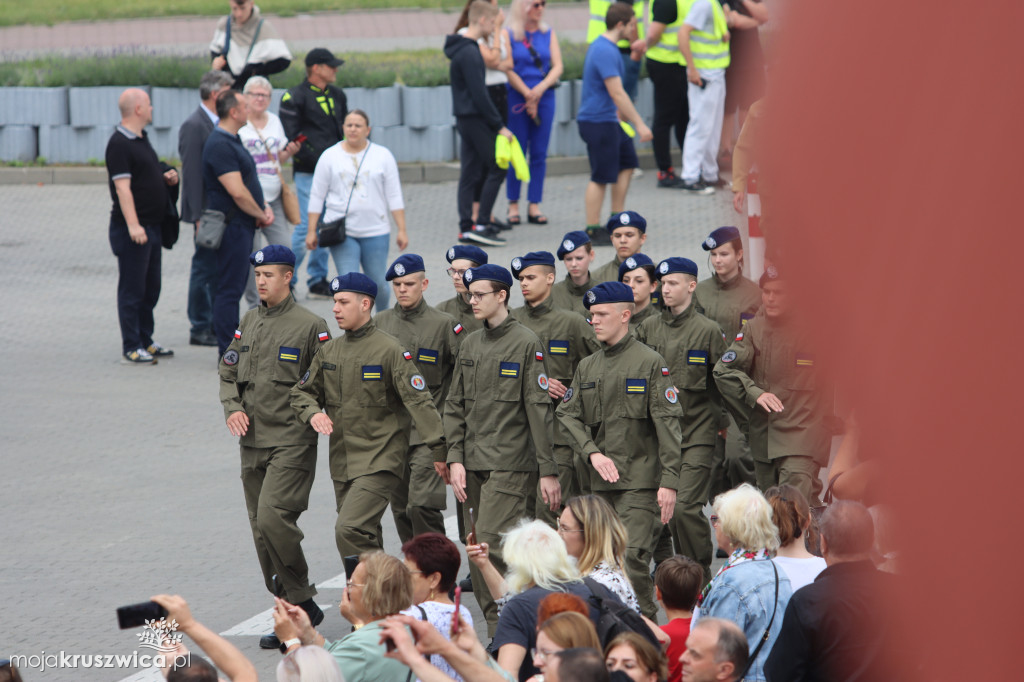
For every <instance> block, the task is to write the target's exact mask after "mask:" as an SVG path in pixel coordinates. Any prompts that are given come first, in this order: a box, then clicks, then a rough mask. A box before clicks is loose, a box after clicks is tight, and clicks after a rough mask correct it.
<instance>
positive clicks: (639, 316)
mask: <svg viewBox="0 0 1024 682" xmlns="http://www.w3.org/2000/svg"><path fill="white" fill-rule="evenodd" d="M617 281H619V282H622V283H623V284H625V285H626V286H628V287H629V288H630V289H632V290H633V304H634V305H635V306H636V311H635V312H634V313H633V315H632V316H630V318H629V331H631V332H634V333H635V332H636V327H637V325H638V324H640V323H641V322H643V321H644V320H646V319H647V318H648V317H652V316H654V317H657V315H658V313H659V312H660V311H659V310H658V309H657V308H656V307H654V305H653V302H652V301H651V297H652V296H653V295H654V292H655V291H656V290H657V288H658V280H657V278H656V277H655V275H654V261H652V260H651V259H650V257H649V256H647V255H645V254H642V253H635V254H633V255H632V256H629V257H628V258H626V260H624V261H622V264H621V265H620V266H619V277H618V280H617Z"/></svg>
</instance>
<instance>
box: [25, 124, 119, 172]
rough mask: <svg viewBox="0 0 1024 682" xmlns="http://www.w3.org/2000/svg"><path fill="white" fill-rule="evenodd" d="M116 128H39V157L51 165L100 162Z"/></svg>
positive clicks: (111, 125)
mask: <svg viewBox="0 0 1024 682" xmlns="http://www.w3.org/2000/svg"><path fill="white" fill-rule="evenodd" d="M115 128H116V126H115V125H114V124H112V123H111V124H108V125H106V126H87V127H74V126H40V128H39V156H42V157H43V158H45V159H46V160H47V161H49V162H51V163H86V162H88V161H102V160H103V158H104V156H105V154H106V150H107V141H108V140H110V136H111V135H113V134H114V130H115Z"/></svg>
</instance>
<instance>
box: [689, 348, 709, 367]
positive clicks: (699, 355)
mask: <svg viewBox="0 0 1024 682" xmlns="http://www.w3.org/2000/svg"><path fill="white" fill-rule="evenodd" d="M686 364H688V365H706V364H708V352H707V351H706V350H691V351H687V353H686Z"/></svg>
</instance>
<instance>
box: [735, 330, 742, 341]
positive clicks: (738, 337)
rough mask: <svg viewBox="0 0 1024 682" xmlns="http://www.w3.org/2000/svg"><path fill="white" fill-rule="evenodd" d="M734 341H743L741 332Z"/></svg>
mask: <svg viewBox="0 0 1024 682" xmlns="http://www.w3.org/2000/svg"><path fill="white" fill-rule="evenodd" d="M736 340H737V341H742V340H743V332H740V333H739V334H737V335H736Z"/></svg>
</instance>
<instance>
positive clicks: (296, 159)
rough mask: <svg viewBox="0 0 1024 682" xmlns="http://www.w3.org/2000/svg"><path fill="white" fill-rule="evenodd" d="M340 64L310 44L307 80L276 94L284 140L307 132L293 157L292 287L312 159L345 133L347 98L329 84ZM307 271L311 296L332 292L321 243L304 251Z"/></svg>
mask: <svg viewBox="0 0 1024 682" xmlns="http://www.w3.org/2000/svg"><path fill="white" fill-rule="evenodd" d="M344 63H345V60H344V59H338V58H337V57H335V56H334V55H333V54H332V53H331V51H330V50H328V49H326V48H323V47H316V48H313V49H312V50H310V51H309V53H308V54H307V55H306V80H304V81H302V83H300V84H299V85H297V86H296V87H294V88H292V89H291V90H289V91H288V92H286V93H285V94H284V96H283V97H282V98H281V109H280V116H281V124H282V125H283V126H284V133H285V135H286V136H287V137H288V140H289V141H292V140H295V139H296V138H297V137H299V135H305V136H306V137H305V139H304V140H303V141H302V146H301V147H300V148H299V151H298V152H297V153H296V154H295V156H293V157H292V167H293V169H294V172H295V193H296V194H298V196H299V216H300V222H299V224H298V225H296V226H295V231H294V232H293V233H292V251H294V252H295V275H293V277H292V286H293V287H294V286H295V284H296V283H297V282H298V281H299V280H298V274H299V266H300V265H302V259H303V258H305V256H306V232H307V227H308V225H309V222H308V220H309V190H310V188H311V187H312V186H313V171H314V170H315V169H316V162H317V161H319V160H320V155H321V154H323V153H324V151H325V150H326V149H327V148H328V147H332V146H334V145H335V144H337V143H338V142H341V140H342V139H343V138H344V137H345V133H344V125H345V116H347V115H348V100H347V99H346V98H345V93H344V92H343V91H342V89H341V88H339V87H337V86H336V85H333V83H334V81H335V79H337V77H338V67H339V66H341V65H342V64H344ZM317 208H318V210H317V211H314V213H319V214H320V215H323V206H319V207H317ZM306 276H307V278H306V284H307V285H308V286H309V295H310V297H311V298H331V297H332V294H331V291H330V287H328V285H327V249H326V248H323V247H321V248H319V249H317V250H316V251H314V252H313V253H311V254H310V255H309V265H307V266H306Z"/></svg>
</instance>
